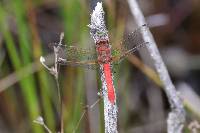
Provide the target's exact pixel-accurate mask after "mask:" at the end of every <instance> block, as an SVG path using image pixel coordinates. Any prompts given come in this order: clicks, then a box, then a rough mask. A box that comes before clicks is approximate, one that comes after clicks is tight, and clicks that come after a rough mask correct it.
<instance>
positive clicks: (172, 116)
mask: <svg viewBox="0 0 200 133" xmlns="http://www.w3.org/2000/svg"><path fill="white" fill-rule="evenodd" d="M128 3H129V7H130V9H131V13H132V15H133V17H134V18H135V22H136V24H137V25H138V26H140V25H143V24H145V23H146V22H145V18H144V16H143V14H142V12H141V10H140V8H139V6H138V3H137V1H136V0H128ZM142 35H143V39H144V40H145V41H146V42H149V45H147V51H148V52H149V54H150V56H151V59H152V61H153V64H154V66H155V69H156V71H157V73H158V75H159V77H160V79H161V81H162V83H163V86H164V90H165V93H166V94H167V97H168V100H169V103H170V106H171V112H170V113H169V115H168V119H167V130H168V133H181V132H182V129H183V126H184V122H185V110H184V107H183V102H182V100H181V99H180V97H179V96H178V94H177V91H176V89H175V86H174V85H173V83H172V81H171V79H170V77H169V74H168V71H167V68H166V66H165V64H164V62H163V60H162V58H161V56H160V53H159V51H158V48H157V46H156V43H155V40H154V38H153V36H152V34H151V32H150V31H149V30H148V29H147V31H145V32H143V33H142Z"/></svg>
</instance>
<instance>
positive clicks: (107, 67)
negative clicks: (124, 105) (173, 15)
mask: <svg viewBox="0 0 200 133" xmlns="http://www.w3.org/2000/svg"><path fill="white" fill-rule="evenodd" d="M146 28H147V27H146V25H143V26H141V27H139V28H138V29H136V30H135V31H134V32H132V33H131V34H129V35H128V36H127V37H125V40H124V41H123V43H121V44H120V46H119V47H117V48H112V47H111V45H110V43H109V41H108V40H104V39H101V40H99V41H98V42H96V45H95V48H94V49H96V51H95V50H94V49H82V48H78V47H76V46H68V45H62V44H61V43H54V44H53V46H56V47H57V48H58V49H59V58H58V63H59V64H61V65H72V66H86V67H87V68H97V67H99V66H102V68H103V74H104V76H105V82H106V85H107V92H108V99H109V101H110V102H111V103H112V104H113V103H114V102H115V93H114V86H113V79H112V70H111V69H112V67H111V66H112V65H113V64H115V63H118V62H119V61H121V60H122V59H124V58H125V57H127V56H128V55H130V54H132V53H134V52H135V51H137V50H138V49H139V48H140V47H142V46H145V44H147V43H148V42H145V41H144V40H143V38H142V35H141V33H142V32H144V31H145V30H146ZM60 42H61V41H60Z"/></svg>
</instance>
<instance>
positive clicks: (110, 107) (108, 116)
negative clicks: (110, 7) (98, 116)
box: [89, 2, 118, 133]
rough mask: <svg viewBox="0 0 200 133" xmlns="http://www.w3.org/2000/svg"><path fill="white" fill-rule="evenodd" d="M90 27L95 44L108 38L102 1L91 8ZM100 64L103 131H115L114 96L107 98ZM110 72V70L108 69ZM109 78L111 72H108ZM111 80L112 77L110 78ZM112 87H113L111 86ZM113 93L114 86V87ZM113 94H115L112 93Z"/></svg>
mask: <svg viewBox="0 0 200 133" xmlns="http://www.w3.org/2000/svg"><path fill="white" fill-rule="evenodd" d="M89 27H90V34H91V37H92V38H93V39H94V41H95V44H97V42H99V41H100V40H107V41H108V42H109V38H108V31H107V29H106V26H105V22H104V11H103V8H102V3H99V2H98V3H97V6H96V7H95V9H94V10H93V12H92V14H91V23H90V25H89ZM99 65H100V73H101V81H102V95H103V99H104V122H105V133H117V132H118V131H117V105H116V97H115V98H114V102H112V100H109V98H108V86H107V84H108V83H107V82H106V81H107V80H106V78H105V74H104V65H103V64H99ZM109 72H110V71H109ZM110 74H111V78H113V77H112V72H110ZM111 80H112V79H111ZM113 88H114V87H113ZM114 93H115V88H114ZM114 96H115V94H114Z"/></svg>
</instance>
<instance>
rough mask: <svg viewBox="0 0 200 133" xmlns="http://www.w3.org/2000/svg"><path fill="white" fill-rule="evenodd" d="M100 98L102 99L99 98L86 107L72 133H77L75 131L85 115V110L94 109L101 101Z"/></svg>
mask: <svg viewBox="0 0 200 133" xmlns="http://www.w3.org/2000/svg"><path fill="white" fill-rule="evenodd" d="M101 98H102V97H100V98H99V99H97V100H96V101H95V102H94V103H93V104H92V105H90V106H86V108H85V109H84V111H83V113H82V114H81V117H80V119H79V121H78V123H77V125H76V127H75V129H74V131H73V133H76V131H77V129H78V127H79V125H80V123H81V120H82V119H83V117H84V116H85V114H86V111H87V109H89V110H92V109H93V108H94V106H95V105H96V104H97V103H99V101H100V100H101Z"/></svg>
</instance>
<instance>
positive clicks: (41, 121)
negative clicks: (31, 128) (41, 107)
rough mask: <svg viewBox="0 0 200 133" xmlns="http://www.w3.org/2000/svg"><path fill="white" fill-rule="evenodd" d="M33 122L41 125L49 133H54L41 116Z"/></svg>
mask: <svg viewBox="0 0 200 133" xmlns="http://www.w3.org/2000/svg"><path fill="white" fill-rule="evenodd" d="M33 122H34V123H36V124H39V125H41V126H43V127H44V129H45V130H46V131H47V132H48V133H52V131H51V130H50V129H49V128H48V127H47V125H46V124H45V122H44V120H43V118H42V117H41V116H39V117H38V118H37V119H35V120H34V121H33Z"/></svg>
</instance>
